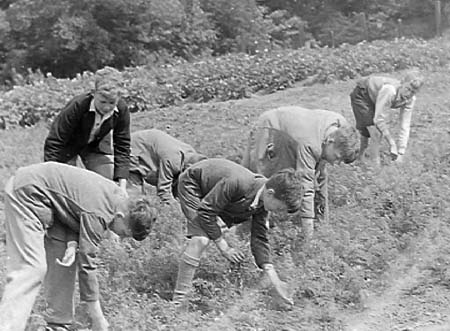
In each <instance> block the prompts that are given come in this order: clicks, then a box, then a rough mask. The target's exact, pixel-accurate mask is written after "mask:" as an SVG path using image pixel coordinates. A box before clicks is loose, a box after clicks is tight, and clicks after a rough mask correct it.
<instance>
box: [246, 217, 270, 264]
mask: <svg viewBox="0 0 450 331" xmlns="http://www.w3.org/2000/svg"><path fill="white" fill-rule="evenodd" d="M267 217H268V213H267V212H266V211H262V212H260V213H258V214H255V215H253V217H252V220H251V222H252V224H251V229H250V233H251V235H250V247H251V250H252V254H253V256H254V258H255V262H256V265H257V266H258V267H259V268H261V269H262V268H263V266H264V265H265V264H272V259H271V256H270V245H269V238H268V231H269V229H268V222H267Z"/></svg>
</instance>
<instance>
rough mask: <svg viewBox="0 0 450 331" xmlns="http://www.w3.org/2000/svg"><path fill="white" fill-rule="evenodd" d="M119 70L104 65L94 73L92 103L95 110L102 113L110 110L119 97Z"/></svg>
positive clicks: (120, 79)
mask: <svg viewBox="0 0 450 331" xmlns="http://www.w3.org/2000/svg"><path fill="white" fill-rule="evenodd" d="M121 81H122V78H121V75H120V72H119V71H118V70H116V69H114V68H111V67H105V68H103V69H100V70H98V71H97V72H96V73H95V89H94V103H95V108H96V110H97V111H98V112H99V113H100V114H102V115H104V114H106V113H109V112H111V111H112V110H113V109H114V107H115V106H116V104H117V101H118V99H119V97H120V91H121V89H120V84H121Z"/></svg>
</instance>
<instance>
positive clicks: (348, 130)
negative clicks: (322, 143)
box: [331, 125, 360, 163]
mask: <svg viewBox="0 0 450 331" xmlns="http://www.w3.org/2000/svg"><path fill="white" fill-rule="evenodd" d="M331 135H332V137H333V138H334V145H335V146H336V147H337V148H338V149H339V150H340V151H341V153H342V161H344V163H352V162H353V161H355V160H356V158H357V157H358V154H359V144H360V139H359V138H360V137H359V133H358V130H356V128H354V127H353V126H350V125H342V126H340V127H339V128H338V129H337V130H336V131H334V132H333V133H332V134H331Z"/></svg>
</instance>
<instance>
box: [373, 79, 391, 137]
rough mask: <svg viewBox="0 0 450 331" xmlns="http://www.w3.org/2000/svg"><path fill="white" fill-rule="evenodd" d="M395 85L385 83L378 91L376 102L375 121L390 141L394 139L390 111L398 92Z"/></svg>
mask: <svg viewBox="0 0 450 331" xmlns="http://www.w3.org/2000/svg"><path fill="white" fill-rule="evenodd" d="M396 93H397V92H396V90H395V87H394V86H392V85H384V86H383V87H382V88H381V89H380V91H379V92H378V96H377V100H376V102H375V115H374V118H373V122H374V124H375V125H376V127H377V128H378V130H380V131H381V133H382V134H383V135H384V136H385V138H386V139H387V140H389V141H391V140H392V138H391V134H390V132H389V127H388V119H389V111H390V109H391V107H392V101H393V100H394V98H395V94H396Z"/></svg>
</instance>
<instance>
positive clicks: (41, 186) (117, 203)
mask: <svg viewBox="0 0 450 331" xmlns="http://www.w3.org/2000/svg"><path fill="white" fill-rule="evenodd" d="M5 192H6V195H5V214H6V220H5V226H6V254H7V282H6V285H5V290H4V292H3V297H2V300H1V301H0V330H1V331H21V330H24V329H25V326H26V322H27V319H28V317H29V315H30V313H31V309H32V307H33V304H34V301H35V299H36V296H37V295H38V293H39V288H40V286H41V284H42V281H43V279H44V277H45V274H46V272H47V266H48V265H50V264H54V263H55V258H58V259H61V260H62V261H61V262H59V263H61V264H62V265H65V266H70V265H71V264H72V263H74V261H75V254H78V260H79V268H80V272H79V282H80V295H81V300H82V301H85V302H87V306H88V311H89V313H90V316H91V318H92V330H95V331H105V330H107V328H108V323H107V321H106V319H105V317H104V316H103V313H102V309H101V307H100V302H99V289H98V281H97V276H96V265H95V257H96V254H97V252H98V249H99V245H100V241H101V240H102V239H103V238H104V237H105V236H106V234H107V230H111V231H113V232H115V233H116V234H117V235H119V236H120V237H133V238H134V239H136V240H143V239H145V238H146V237H147V235H148V233H149V232H150V229H151V225H152V224H153V222H154V221H155V219H156V213H155V211H154V210H153V209H152V208H150V206H149V204H148V202H146V201H144V200H141V201H138V202H137V203H134V204H133V203H130V201H128V197H127V195H126V194H125V192H124V191H123V190H122V189H121V188H120V187H118V186H117V185H116V184H115V183H114V182H112V181H110V180H107V179H105V178H103V177H102V176H100V175H98V174H96V173H94V172H91V171H87V170H84V169H80V168H76V167H72V166H69V165H65V164H59V163H55V162H47V163H40V164H35V165H31V166H28V167H24V168H20V169H19V170H17V172H16V174H15V176H14V177H12V178H11V179H10V180H9V181H8V183H7V185H6V187H5ZM56 223H59V224H60V225H61V226H63V227H64V228H65V229H66V233H67V234H68V235H69V236H71V238H72V240H73V241H75V242H78V245H79V250H78V253H76V248H75V247H74V246H68V247H67V249H64V248H62V249H61V250H60V251H59V252H57V254H55V253H56V252H52V254H51V255H48V254H47V247H46V243H45V241H44V236H45V232H46V231H48V230H49V229H51V228H52V227H53V226H54V225H55V224H56ZM49 272H50V271H49ZM53 272H55V269H53ZM49 285H50V286H55V287H56V288H55V290H57V291H60V292H65V291H67V290H69V291H71V289H70V288H69V289H67V288H65V287H59V286H58V285H59V284H49ZM70 300H72V298H71V297H70ZM61 304H63V305H67V304H68V303H65V302H62V303H61ZM54 306H55V305H54ZM55 329H58V330H64V329H65V328H64V327H62V326H61V327H58V328H55Z"/></svg>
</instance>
